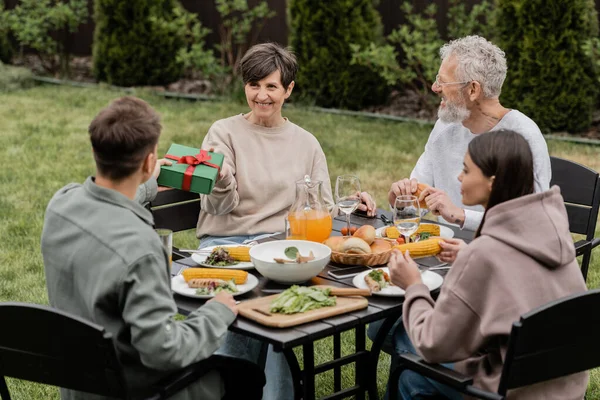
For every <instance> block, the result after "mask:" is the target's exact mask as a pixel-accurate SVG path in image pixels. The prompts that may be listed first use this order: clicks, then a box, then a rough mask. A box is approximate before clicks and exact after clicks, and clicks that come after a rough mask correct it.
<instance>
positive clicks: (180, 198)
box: [150, 189, 200, 232]
mask: <svg viewBox="0 0 600 400" xmlns="http://www.w3.org/2000/svg"><path fill="white" fill-rule="evenodd" d="M150 210H151V211H152V215H153V216H154V226H155V227H156V228H164V229H170V230H172V231H173V232H179V231H185V230H188V229H196V224H197V223H198V215H199V214H200V196H199V195H198V194H196V193H191V192H186V191H183V190H179V189H170V190H165V191H162V192H158V195H157V196H156V198H155V199H154V200H153V201H152V202H151V203H150Z"/></svg>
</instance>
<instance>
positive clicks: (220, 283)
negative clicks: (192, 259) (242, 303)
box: [187, 278, 238, 295]
mask: <svg viewBox="0 0 600 400" xmlns="http://www.w3.org/2000/svg"><path fill="white" fill-rule="evenodd" d="M187 284H188V286H189V287H191V288H198V290H196V294H198V295H211V294H217V293H219V292H227V293H236V292H238V289H237V287H236V286H235V282H234V281H233V280H231V281H225V280H223V279H209V278H196V279H190V280H189V282H188V283H187Z"/></svg>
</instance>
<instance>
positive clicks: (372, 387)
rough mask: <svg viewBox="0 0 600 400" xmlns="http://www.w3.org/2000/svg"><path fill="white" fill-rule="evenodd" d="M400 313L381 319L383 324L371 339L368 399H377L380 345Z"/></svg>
mask: <svg viewBox="0 0 600 400" xmlns="http://www.w3.org/2000/svg"><path fill="white" fill-rule="evenodd" d="M400 315H401V312H399V313H398V314H396V315H392V316H391V317H388V318H386V319H385V320H384V321H383V324H381V328H380V329H379V332H377V336H376V337H375V340H374V341H373V346H371V351H370V353H369V358H370V361H369V363H368V368H367V369H368V371H367V374H368V375H367V379H368V385H367V386H368V388H369V400H371V399H373V400H378V399H379V393H378V390H377V365H378V364H379V354H380V353H381V347H382V346H383V342H384V340H385V337H386V336H387V334H388V333H389V331H390V329H392V326H393V325H394V323H395V322H396V321H397V320H398V318H400Z"/></svg>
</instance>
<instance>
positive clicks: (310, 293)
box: [269, 285, 336, 314]
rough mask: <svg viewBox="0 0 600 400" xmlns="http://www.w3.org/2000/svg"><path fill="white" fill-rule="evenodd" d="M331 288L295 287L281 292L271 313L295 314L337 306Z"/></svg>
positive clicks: (273, 303)
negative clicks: (330, 294) (330, 293)
mask: <svg viewBox="0 0 600 400" xmlns="http://www.w3.org/2000/svg"><path fill="white" fill-rule="evenodd" d="M329 292H330V289H329V288H318V287H306V286H297V285H294V286H292V287H290V288H289V289H286V290H285V291H283V292H281V294H280V295H279V296H277V297H276V298H275V300H273V302H272V303H271V307H270V309H269V311H271V312H272V313H281V314H295V313H302V312H306V311H309V310H315V309H317V308H321V307H329V306H335V305H336V300H335V299H336V298H335V296H329Z"/></svg>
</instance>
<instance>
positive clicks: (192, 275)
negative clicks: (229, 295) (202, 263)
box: [181, 268, 248, 285]
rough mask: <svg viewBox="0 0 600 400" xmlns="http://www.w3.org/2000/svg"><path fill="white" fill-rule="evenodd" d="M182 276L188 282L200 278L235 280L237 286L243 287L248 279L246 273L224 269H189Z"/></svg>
mask: <svg viewBox="0 0 600 400" xmlns="http://www.w3.org/2000/svg"><path fill="white" fill-rule="evenodd" d="M181 275H183V279H185V281H186V282H188V281H189V280H190V279H198V278H210V279H223V280H225V281H230V280H232V279H233V281H234V282H235V284H236V285H242V284H244V283H246V280H247V279H248V273H247V272H246V271H242V270H239V269H223V268H187V269H184V270H183V272H182V273H181Z"/></svg>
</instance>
